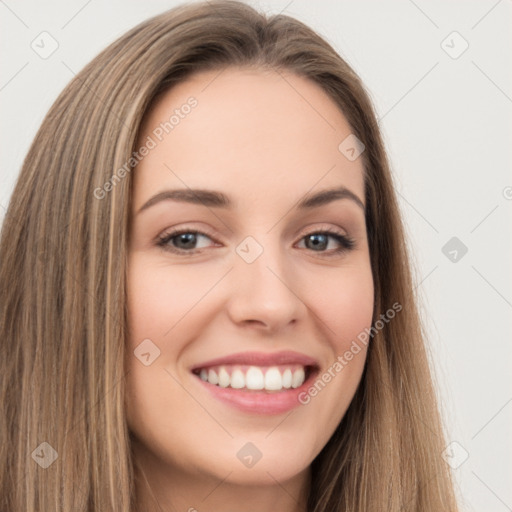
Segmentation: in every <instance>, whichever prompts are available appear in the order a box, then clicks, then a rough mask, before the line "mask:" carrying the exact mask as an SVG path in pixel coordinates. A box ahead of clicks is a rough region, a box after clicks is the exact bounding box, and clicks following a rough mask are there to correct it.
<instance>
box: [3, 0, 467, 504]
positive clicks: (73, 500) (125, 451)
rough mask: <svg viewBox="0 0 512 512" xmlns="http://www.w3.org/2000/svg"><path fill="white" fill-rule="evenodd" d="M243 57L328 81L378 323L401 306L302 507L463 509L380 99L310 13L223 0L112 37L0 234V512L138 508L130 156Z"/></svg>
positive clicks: (72, 94)
mask: <svg viewBox="0 0 512 512" xmlns="http://www.w3.org/2000/svg"><path fill="white" fill-rule="evenodd" d="M247 66H250V67H254V68H261V69H263V68H267V69H269V68H271V69H274V70H276V71H278V72H279V71H283V70H285V71H292V72H293V73H296V74H297V75H300V76H301V77H305V78H308V79H310V80H312V81H314V82H315V83H317V84H318V85H319V86H320V87H321V88H322V89H323V90H324V91H325V92H326V93H327V94H328V95H329V97H330V98H331V99H332V100H333V101H334V102H335V103H336V104H337V105H338V106H339V108H340V109H341V111H342V112H343V114H344V115H345V117H346V118H347V120H348V122H349V124H350V126H351V128H352V132H353V133H354V134H355V135H356V136H357V137H358V138H359V139H360V140H361V141H362V142H363V144H364V145H365V151H364V153H363V154H362V158H363V159H364V160H363V162H364V168H365V194H366V205H367V207H366V223H367V229H368V238H369V246H370V256H371V265H372V272H373V278H374V284H375V301H374V303H375V309H374V321H375V320H376V319H378V318H379V317H380V315H381V314H382V313H384V312H385V311H387V310H388V309H390V308H392V305H393V304H395V303H397V302H398V303H399V304H400V305H401V306H402V311H401V312H400V314H398V315H396V317H395V318H394V319H393V320H392V321H390V322H388V323H386V325H385V326H384V327H383V328H382V329H380V330H379V331H378V332H377V333H376V334H375V336H374V337H373V339H372V340H371V342H370V344H369V349H368V355H367V362H366V366H365V370H364V373H363V377H362V380H361V383H360V386H359V388H358V390H357V392H356V395H355V397H354V399H353V401H352V403H351V405H350V407H349V409H348V411H347V413H346V414H345V416H344V418H343V420H342V421H341V423H340V425H339V427H338V428H337V430H336V431H335V433H334V434H333V436H332V438H331V439H330V440H329V442H328V443H327V445H326V446H325V447H324V448H323V450H322V451H321V453H320V454H319V455H318V456H317V457H316V459H315V460H314V461H313V463H312V469H313V471H312V482H311V489H310V493H309V499H308V510H309V511H314V512H327V511H329V512H330V511H346V510H351V511H354V512H363V511H364V512H369V511H384V510H386V511H393V512H398V511H401V512H404V511H422V512H428V511H430V512H439V511H440V510H442V511H444V512H448V511H455V510H457V506H456V503H455V498H454V493H453V489H452V482H451V476H450V473H449V471H448V467H447V465H446V464H445V462H444V461H443V459H442V456H441V453H442V450H443V448H444V433H443V429H442V425H441V421H440V414H439V411H438V405H437V399H436V393H435V388H434V386H433V383H432V377H431V370H430V369H429V360H428V357H427V352H426V348H425V345H424V339H425V336H424V332H423V329H422V326H421V322H420V318H419V314H418V311H417V305H416V304H417V298H416V296H415V293H414V287H413V282H412V278H411V271H410V263H409V256H408V251H407V247H406V242H405V239H404V229H403V225H402V221H401V217H400V213H399V209H398V204H397V199H396V195H395V191H394V188H393V183H392V177H391V175H390V170H389V165H388V162H387V157H386V154H385V150H384V146H383V143H382V139H381V135H380V133H379V127H378V123H377V120H376V116H375V113H374V110H373V106H372V104H371V101H370V99H369V97H368V94H367V93H366V91H365V89H364V87H363V85H362V84H361V82H360V80H359V78H358V76H357V75H356V74H355V72H354V71H353V70H352V69H351V68H350V66H349V65H348V64H347V63H346V62H345V61H344V60H343V59H342V58H341V57H340V56H339V55H338V54H337V53H336V51H335V50H334V49H333V48H332V47H331V46H330V45H329V44H328V43H327V42H326V41H325V40H324V39H322V38H321V37H320V36H319V35H317V34H316V33H315V32H314V31H313V30H311V29H310V28H308V27H307V26H305V25H304V24H303V23H301V22H299V21H297V20H295V19H293V18H291V17H288V16H285V15H276V16H265V15H263V14H261V13H259V12H257V11H256V10H254V9H253V8H252V7H250V6H248V5H246V4H243V3H241V2H238V1H233V0H220V1H214V0H211V1H209V2H204V3H193V4H189V5H183V6H180V7H177V8H174V9H172V10H170V11H167V12H165V13H163V14H161V15H159V16H156V17H154V18H152V19H149V20H147V21H145V22H143V23H142V24H140V25H139V26H137V27H135V28H134V29H132V30H130V31H129V32H128V33H126V34H125V35H124V36H122V37H121V38H120V39H118V40H117V41H115V42H114V43H113V44H111V45H110V46H109V47H108V48H106V49H105V50H104V51H103V52H102V53H101V54H100V55H99V56H97V57H96V58H95V59H94V60H93V61H92V62H91V63H90V64H88V65H87V66H86V67H85V68H84V69H83V70H82V71H81V72H80V73H79V74H78V75H76V77H75V78H74V79H73V80H72V81H71V83H70V84H69V85H68V86H67V87H66V88H65V90H64V91H63V92H62V93H61V95H60V96H59V98H58V99H57V100H56V102H55V103H54V105H53V106H52V107H51V109H50V111H49V112H48V114H47V116H46V118H45V119H44V121H43V123H42V125H41V127H40V129H39V131H38V133H37V135H36V137H35V139H34V141H33V143H32V146H31V148H30V150H29V152H28V154H27V157H26V159H25V161H24V164H23V167H22V169H21V173H20V175H19V178H18V180H17V183H16V187H15V189H14V192H13V194H12V197H11V200H10V204H9V208H8V211H7V214H6V217H5V220H4V223H3V227H2V233H1V241H0V264H1V267H0V289H1V291H2V300H1V306H0V308H1V309H0V344H1V347H2V355H1V357H0V379H1V380H0V399H1V402H0V403H1V405H0V407H1V409H0V436H1V443H0V451H1V452H0V455H1V456H0V510H1V511H2V512H13V511H16V512H29V511H34V510H39V511H50V510H62V511H70V512H71V511H73V512H79V511H84V512H85V511H92V510H101V511H102V512H106V511H127V510H132V511H133V510H135V504H136V496H135V493H134V475H135V471H134V466H133V463H134V461H133V457H132V454H131V444H130V435H129V431H128V428H127V425H126V420H125V413H124V400H125V396H124V389H125V388H124V377H125V366H124V358H125V347H124V343H123V340H125V339H126V334H127V328H126V325H127V324H126V320H127V318H126V296H125V286H126V283H125V271H126V260H127V258H126V251H127V233H128V224H129V206H130V198H131V187H132V180H131V175H132V172H131V171H132V168H131V167H128V168H127V167H126V162H127V161H129V159H130V157H132V154H133V152H134V151H135V149H136V148H135V143H136V140H137V136H138V132H139V129H140V126H141V123H142V120H143V117H144V114H145V112H146V111H147V109H148V107H149V106H150V104H151V103H152V101H154V99H155V97H156V96H157V95H158V94H159V93H161V92H163V91H165V90H167V89H169V88H170V87H172V86H173V84H176V83H177V82H180V81H183V80H185V79H186V78H187V77H188V76H190V75H191V74H192V73H194V72H196V71H202V70H211V69H218V70H219V71H221V70H222V69H225V68H227V67H247ZM340 142H341V141H340ZM123 166H124V169H125V172H124V173H120V172H119V169H121V168H123ZM120 174H122V176H121V177H120ZM107 183H109V184H110V185H109V186H108V187H107V186H106V184H107ZM42 443H47V444H42ZM52 450H54V451H52ZM55 456H57V459H56V460H55V461H53V463H51V462H52V460H53V458H54V457H55ZM38 459H39V462H40V463H37V462H38ZM41 461H42V462H41ZM43 466H47V467H43Z"/></svg>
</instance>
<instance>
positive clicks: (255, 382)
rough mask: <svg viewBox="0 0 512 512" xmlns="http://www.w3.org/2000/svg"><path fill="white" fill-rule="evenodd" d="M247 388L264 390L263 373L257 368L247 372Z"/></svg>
mask: <svg viewBox="0 0 512 512" xmlns="http://www.w3.org/2000/svg"><path fill="white" fill-rule="evenodd" d="M245 386H246V387H247V389H263V388H264V387H265V381H264V380H263V372H262V371H261V370H260V369H259V368H258V367H257V366H250V367H249V369H248V370H247V374H246V375H245Z"/></svg>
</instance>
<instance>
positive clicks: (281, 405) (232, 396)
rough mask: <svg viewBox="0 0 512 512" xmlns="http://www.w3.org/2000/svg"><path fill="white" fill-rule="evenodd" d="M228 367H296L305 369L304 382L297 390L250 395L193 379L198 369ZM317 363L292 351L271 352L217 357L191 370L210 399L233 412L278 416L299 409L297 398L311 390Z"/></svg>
mask: <svg viewBox="0 0 512 512" xmlns="http://www.w3.org/2000/svg"><path fill="white" fill-rule="evenodd" d="M222 364H225V365H228V364H239V365H254V366H277V365H286V364H300V365H303V366H306V367H309V375H308V378H307V379H306V380H305V381H304V383H303V384H302V385H301V386H300V387H298V388H290V389H283V390H281V391H271V392H269V391H253V390H241V389H233V388H230V387H227V388H223V387H220V386H216V385H214V384H210V383H209V382H206V381H203V380H202V379H200V378H199V376H198V375H197V371H198V370H199V369H200V368H208V367H210V366H218V365H222ZM318 370H319V365H318V362H317V361H316V360H315V359H313V358H311V357H309V356H306V355H304V354H299V353H298V352H293V351H282V352H275V353H272V354H265V353H262V352H243V353H239V354H232V355H230V356H225V357H219V358H216V359H211V360H209V361H205V362H204V363H201V364H198V365H195V366H193V367H192V368H191V371H192V372H193V373H194V375H195V378H196V379H197V381H198V382H199V383H200V384H201V385H202V386H204V388H205V389H206V390H207V391H209V392H210V393H211V394H212V396H213V397H214V398H216V399H217V400H220V401H221V402H223V403H225V404H228V405H230V406H232V407H235V408H236V409H238V410H240V411H242V412H247V413H252V414H280V413H284V412H287V411H289V410H291V409H293V408H295V407H298V406H299V405H301V402H300V400H299V396H300V394H301V393H303V392H304V391H306V390H307V389H308V387H309V386H311V382H312V380H313V379H314V378H315V375H317V374H318Z"/></svg>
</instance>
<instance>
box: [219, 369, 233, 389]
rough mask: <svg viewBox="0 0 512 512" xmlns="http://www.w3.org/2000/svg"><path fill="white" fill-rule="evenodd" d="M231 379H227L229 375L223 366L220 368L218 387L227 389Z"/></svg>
mask: <svg viewBox="0 0 512 512" xmlns="http://www.w3.org/2000/svg"><path fill="white" fill-rule="evenodd" d="M230 380H231V379H230V378H229V373H228V372H227V371H226V368H224V366H221V368H220V370H219V386H220V387H221V388H227V387H228V386H229V381H230Z"/></svg>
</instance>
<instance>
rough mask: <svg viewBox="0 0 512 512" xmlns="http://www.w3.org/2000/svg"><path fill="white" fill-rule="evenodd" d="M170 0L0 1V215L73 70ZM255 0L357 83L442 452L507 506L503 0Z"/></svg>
mask: <svg viewBox="0 0 512 512" xmlns="http://www.w3.org/2000/svg"><path fill="white" fill-rule="evenodd" d="M178 3H180V2H177V1H175V0H167V1H165V0H153V1H151V2H146V3H143V2H137V1H135V0H129V1H128V0H115V1H109V2H107V1H106V0H89V1H86V0H73V1H69V0H68V1H64V0H59V1H56V0H54V1H52V2H50V3H49V2H44V3H43V2H36V1H35V0H31V1H27V2H24V3H17V2H15V1H14V0H0V16H1V21H0V26H1V31H0V39H1V44H2V48H3V49H4V50H3V52H2V53H1V55H0V63H1V65H0V70H1V76H0V109H1V116H2V117H1V119H2V123H1V136H0V140H1V150H0V151H1V160H2V172H1V176H0V219H2V218H3V216H4V215H5V208H6V207H7V204H8V201H9V197H10V194H11V192H12V187H13V185H14V180H15V178H16V176H17V174H18V172H19V169H20V166H21V164H22V160H23V158H24V155H25V153H26V151H27V149H28V147H29V144H30V143H31V141H32V138H33V136H34V135H35V132H36V130H37V128H38V127H39V125H40V123H41V121H42V119H43V117H44V116H45V114H46V112H47V110H48V108H49V107H50V105H51V104H52V102H53V101H54V100H55V99H56V97H57V95H58V94H59V92H60V91H61V90H62V89H63V88H64V86H65V85H66V84H67V83H68V82H69V80H70V79H71V78H72V76H73V73H76V72H78V71H79V70H80V69H81V68H82V67H83V66H84V65H85V64H86V63H87V62H88V61H90V60H91V59H92V58H93V57H94V56H95V55H96V54H97V53H98V52H99V51H100V50H102V49H103V48H104V47H105V46H107V45H108V44H109V43H111V42H112V41H114V40H115V39H116V38H117V37H119V36H120V35H121V34H123V33H124V32H125V31H126V30H127V29H129V28H131V27H133V26H135V25H136V24H138V23H139V22H140V21H142V20H144V19H146V18H148V17H150V16H152V15H154V14H158V13H160V12H162V11H164V10H166V9H168V8H170V7H173V6H174V5H177V4H178ZM250 3H251V5H254V6H256V7H259V8H261V9H264V10H265V11H267V12H271V13H277V12H284V13H286V14H289V15H291V16H295V17H297V18H299V19H301V20H302V21H304V22H306V23H307V24H309V25H310V26H311V27H313V28H314V29H316V30H317V31H319V32H320V33H321V34H322V35H323V36H324V37H326V38H327V39H328V40H329V41H330V42H331V44H333V45H334V47H335V48H336V49H337V50H338V51H339V52H340V53H341V55H342V56H343V57H344V58H345V59H346V60H347V61H348V62H349V63H350V64H351V65H352V66H353V67H354V69H355V70H356V72H358V73H359V75H360V76H361V78H362V79H363V82H364V83H365V84H366V86H367V88H368V90H369V92H370V94H371V96H372V99H373V101H374V103H375V105H376V108H377V112H378V116H379V118H380V124H381V128H382V131H383V134H384V137H385V141H386V144H387V148H388V152H389V155H390V159H391V163H392V167H393V171H394V173H395V178H396V184H397V188H398V191H399V194H400V201H401V208H402V211H403V214H404V216H405V219H406V223H407V227H408V232H409V237H410V242H411V250H412V252H413V254H414V257H415V262H416V263H415V266H416V276H417V277H416V278H417V283H418V292H419V293H420V297H421V299H422V303H423V307H422V310H423V316H424V318H425V322H426V325H427V327H428V331H429V335H430V341H431V346H432V356H433V361H434V364H435V367H436V370H437V375H438V379H439V390H440V395H441V397H442V400H443V403H444V409H445V416H446V422H447V425H448V431H449V442H453V441H455V442H456V443H458V444H455V445H451V447H450V449H448V451H447V452H446V460H447V461H448V462H449V463H450V464H451V465H452V466H454V467H455V469H454V473H455V475H456V478H457V482H458V486H459V493H460V495H461V504H462V509H463V510H468V511H485V512H494V511H495V512H503V511H506V510H512V487H511V486H510V481H511V477H512V471H511V466H512V441H511V435H510V432H511V431H512V430H511V429H510V427H511V424H512V385H511V379H510V375H511V352H512V350H511V345H510V340H511V339H512V337H511V334H512V332H511V331H512V329H511V322H510V318H511V309H512V287H511V266H510V262H511V261H512V258H511V252H512V251H511V245H512V244H511V237H510V233H511V227H512V226H511V224H512V223H511V210H512V175H511V173H510V169H511V159H512V158H511V154H510V148H511V143H512V122H511V120H512V66H511V63H512V55H511V53H512V23H511V21H512V0H499V1H496V0H489V1H487V0H486V1H483V0H481V1H466V2H460V1H459V2H457V1H435V2H433V1H432V2H427V1H426V0H415V1H412V0H393V1H382V0H381V1H360V2H357V1H352V0H351V1H348V0H346V1H334V0H322V1H318V2H314V3H313V2H307V1H306V0H292V1H289V0H282V1H281V0H280V1H274V2H270V1H259V2H258V1H256V0H254V1H251V2H250ZM43 31H47V32H48V33H49V34H51V36H52V37H53V38H54V39H55V40H56V41H57V42H58V45H59V46H58V49H57V50H56V51H55V52H54V53H53V54H52V55H51V56H49V57H48V58H47V59H43V58H41V57H40V56H39V55H38V54H37V53H36V52H35V51H34V50H33V49H32V48H31V43H32V41H35V43H34V44H39V45H40V46H42V45H43V43H41V42H40V41H41V39H40V38H41V37H48V36H39V35H40V34H41V32H43ZM454 31H456V32H458V33H459V34H460V36H461V37H462V38H463V39H464V40H465V41H467V43H468V44H469V47H468V49H467V50H466V51H465V52H464V53H462V54H461V55H460V56H458V53H459V52H460V51H461V50H462V49H463V47H464V44H465V43H464V40H463V39H461V37H459V36H457V35H453V34H452V33H453V32H454ZM443 41H444V43H443ZM45 47H46V48H49V46H48V40H47V42H46V43H45ZM449 53H451V54H452V56H450V55H449ZM452 57H457V58H452ZM41 172H44V169H41ZM452 237H457V238H458V239H459V240H460V241H461V242H462V243H464V245H465V246H467V248H468V252H467V253H466V254H465V255H463V256H462V257H461V254H462V253H461V252H460V250H459V249H455V250H457V251H458V252H457V254H456V255H455V253H453V252H452V253H451V254H449V251H452V250H453V248H451V247H449V248H448V249H447V250H446V251H445V252H446V253H447V254H448V256H446V255H445V254H444V253H443V252H442V248H443V247H444V245H445V244H446V243H447V242H448V241H449V240H450V239H451V238H452ZM449 258H456V259H457V261H455V262H454V261H450V259H449ZM507 429H508V430H507ZM466 452H467V454H468V455H469V456H468V458H467V460H464V458H465V456H466Z"/></svg>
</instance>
